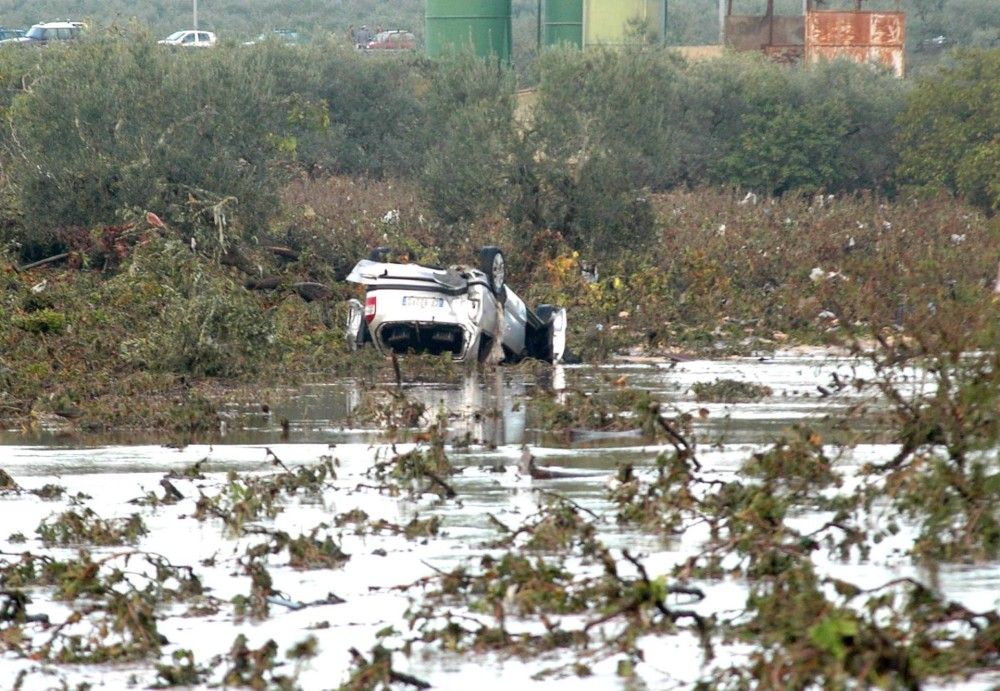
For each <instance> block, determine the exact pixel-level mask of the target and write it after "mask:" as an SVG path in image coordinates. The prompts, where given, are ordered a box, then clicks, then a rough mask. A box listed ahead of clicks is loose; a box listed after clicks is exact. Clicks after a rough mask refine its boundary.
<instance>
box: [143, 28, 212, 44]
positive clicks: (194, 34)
mask: <svg viewBox="0 0 1000 691" xmlns="http://www.w3.org/2000/svg"><path fill="white" fill-rule="evenodd" d="M157 43H158V44H159V45H161V46H179V47H181V48H208V47H210V46H214V45H215V34H213V33H212V32H211V31H200V30H199V31H195V30H193V29H190V30H184V31H175V32H174V33H172V34H170V35H169V36H167V37H166V38H165V39H163V40H162V41H157Z"/></svg>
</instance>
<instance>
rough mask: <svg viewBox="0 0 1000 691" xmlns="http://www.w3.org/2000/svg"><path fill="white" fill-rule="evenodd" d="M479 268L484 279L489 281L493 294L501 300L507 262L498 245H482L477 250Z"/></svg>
mask: <svg viewBox="0 0 1000 691" xmlns="http://www.w3.org/2000/svg"><path fill="white" fill-rule="evenodd" d="M479 270H480V271H482V272H483V273H484V274H486V280H487V281H489V284H490V288H492V289H493V294H494V295H496V296H497V299H499V300H500V301H501V302H502V301H503V296H504V294H505V293H504V287H505V282H506V280H507V263H506V262H505V261H504V258H503V252H501V251H500V248H499V247H484V248H482V249H481V250H479Z"/></svg>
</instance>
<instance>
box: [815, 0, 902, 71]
mask: <svg viewBox="0 0 1000 691" xmlns="http://www.w3.org/2000/svg"><path fill="white" fill-rule="evenodd" d="M905 40H906V17H905V15H904V14H903V13H902V12H861V11H857V10H855V11H853V12H848V11H843V12H834V11H825V12H820V11H815V10H814V11H811V12H808V13H807V14H806V27H805V58H806V61H807V62H810V63H814V62H819V61H820V60H833V59H836V58H847V59H848V60H852V61H853V62H857V63H861V64H873V65H881V66H882V67H885V68H887V69H889V70H890V71H891V72H892V73H893V74H895V75H896V76H897V77H902V76H903V74H904V72H905V70H906V64H905V49H904V43H905Z"/></svg>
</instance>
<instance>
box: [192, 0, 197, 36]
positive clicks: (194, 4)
mask: <svg viewBox="0 0 1000 691" xmlns="http://www.w3.org/2000/svg"><path fill="white" fill-rule="evenodd" d="M192 2H193V6H192V9H191V14H192V15H194V30H195V31H197V30H198V0H192Z"/></svg>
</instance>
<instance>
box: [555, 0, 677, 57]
mask: <svg viewBox="0 0 1000 691" xmlns="http://www.w3.org/2000/svg"><path fill="white" fill-rule="evenodd" d="M538 17H539V28H538V42H539V45H540V46H542V47H545V46H554V45H558V44H560V43H565V44H569V45H572V46H576V47H579V48H591V47H594V46H622V45H629V44H635V43H645V42H649V41H652V42H654V43H662V42H663V40H664V38H665V37H666V24H667V0H539V8H538ZM643 34H645V35H643Z"/></svg>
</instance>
